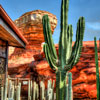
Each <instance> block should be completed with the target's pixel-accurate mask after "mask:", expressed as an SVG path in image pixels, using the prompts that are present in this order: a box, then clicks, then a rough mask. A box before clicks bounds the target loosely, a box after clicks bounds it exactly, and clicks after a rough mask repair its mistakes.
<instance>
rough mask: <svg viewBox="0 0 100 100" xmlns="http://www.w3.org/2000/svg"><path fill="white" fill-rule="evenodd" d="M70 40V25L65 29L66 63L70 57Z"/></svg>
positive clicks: (71, 36) (71, 33)
mask: <svg viewBox="0 0 100 100" xmlns="http://www.w3.org/2000/svg"><path fill="white" fill-rule="evenodd" d="M72 38H73V28H72V25H69V26H68V29H67V40H66V41H67V48H66V63H67V61H68V60H69V58H70V57H71V53H72Z"/></svg>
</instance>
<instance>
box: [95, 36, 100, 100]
mask: <svg viewBox="0 0 100 100" xmlns="http://www.w3.org/2000/svg"><path fill="white" fill-rule="evenodd" d="M94 45H95V64H96V84H97V100H100V80H99V66H98V50H97V43H96V37H94Z"/></svg>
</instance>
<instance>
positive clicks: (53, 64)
mask: <svg viewBox="0 0 100 100" xmlns="http://www.w3.org/2000/svg"><path fill="white" fill-rule="evenodd" d="M43 51H44V53H45V56H46V59H47V61H48V63H49V65H50V67H51V69H53V70H54V71H57V70H58V68H57V61H56V59H55V58H53V56H52V55H51V54H50V50H49V47H48V45H47V44H46V43H45V44H44V45H43Z"/></svg>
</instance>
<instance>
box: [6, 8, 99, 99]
mask: <svg viewBox="0 0 100 100" xmlns="http://www.w3.org/2000/svg"><path fill="white" fill-rule="evenodd" d="M44 14H48V15H49V17H50V23H51V28H52V32H53V31H54V28H55V27H56V24H57V19H56V16H54V15H53V14H51V13H49V12H45V11H40V10H36V11H32V12H28V13H25V14H24V15H22V16H21V17H20V18H19V19H17V20H16V21H15V24H16V25H17V26H18V27H19V29H20V30H21V31H22V32H23V35H24V36H25V38H26V39H27V40H28V41H29V44H28V45H27V46H26V49H25V50H24V49H19V48H16V49H14V48H10V55H9V67H8V73H9V75H10V76H11V77H20V78H31V79H34V80H36V81H37V82H39V81H40V80H44V82H45V84H46V83H47V80H48V79H54V80H56V77H55V73H54V71H53V70H52V69H51V68H50V66H49V65H48V63H47V61H46V59H45V55H44V53H43V51H42V42H44V38H43V28H42V16H43V15H44ZM98 45H99V41H98ZM55 47H56V50H57V52H58V45H55ZM98 50H99V47H98ZM98 54H99V53H98ZM99 63H100V59H99ZM71 72H72V75H73V76H72V78H73V81H72V82H73V95H74V99H75V100H83V99H84V100H94V99H96V93H97V92H96V68H95V55H94V42H93V41H87V42H83V48H82V55H81V57H80V60H79V62H78V63H77V65H76V66H74V67H73V69H72V70H71Z"/></svg>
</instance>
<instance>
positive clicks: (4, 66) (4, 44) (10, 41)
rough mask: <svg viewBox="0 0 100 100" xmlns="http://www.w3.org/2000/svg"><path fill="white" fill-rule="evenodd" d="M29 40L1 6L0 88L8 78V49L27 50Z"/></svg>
mask: <svg viewBox="0 0 100 100" xmlns="http://www.w3.org/2000/svg"><path fill="white" fill-rule="evenodd" d="M27 43H28V42H27V40H26V39H25V38H24V36H23V35H22V34H21V32H20V31H19V29H18V28H17V27H16V25H15V24H14V23H13V21H12V20H11V18H10V17H9V16H8V14H7V13H6V11H5V10H4V9H3V8H2V6H1V5H0V87H1V86H2V84H3V82H4V79H5V78H4V77H7V70H8V47H9V46H14V47H19V48H25V46H26V44H27Z"/></svg>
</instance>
